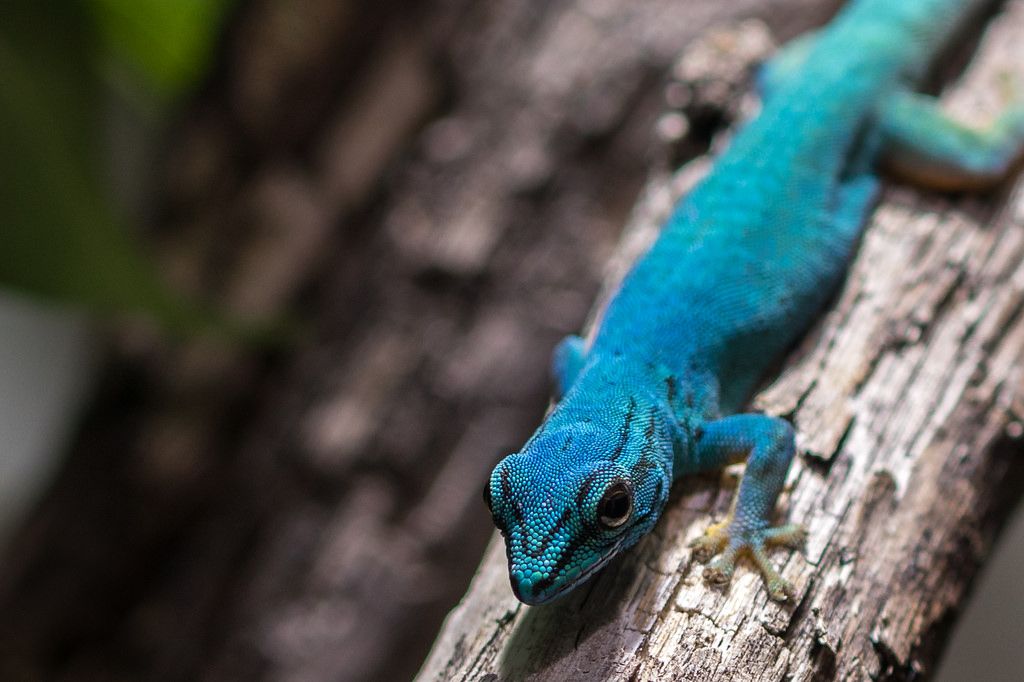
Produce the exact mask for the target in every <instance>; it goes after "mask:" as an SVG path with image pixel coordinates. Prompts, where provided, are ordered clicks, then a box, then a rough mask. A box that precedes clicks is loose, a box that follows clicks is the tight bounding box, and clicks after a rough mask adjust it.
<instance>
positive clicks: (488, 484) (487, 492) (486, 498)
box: [484, 481, 494, 512]
mask: <svg viewBox="0 0 1024 682" xmlns="http://www.w3.org/2000/svg"><path fill="white" fill-rule="evenodd" d="M484 504H486V505H487V508H488V509H490V510H491V512H493V511H494V507H492V506H491V482H490V481H487V482H486V483H484Z"/></svg>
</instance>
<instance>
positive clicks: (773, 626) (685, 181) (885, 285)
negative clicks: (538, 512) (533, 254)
mask: <svg viewBox="0 0 1024 682" xmlns="http://www.w3.org/2000/svg"><path fill="white" fill-rule="evenodd" d="M1022 27H1024V2H1020V1H1019V0H1018V1H1015V2H1012V3H1010V4H1009V5H1008V7H1007V9H1006V13H1005V14H1004V15H1002V16H1000V18H999V19H998V21H997V23H996V24H994V25H993V26H992V28H991V30H990V31H989V32H988V33H987V34H986V35H985V38H984V41H983V47H982V49H981V51H980V53H979V54H978V55H977V57H976V58H975V59H974V61H973V63H972V65H971V67H970V69H969V71H968V73H967V74H966V76H965V77H964V78H963V79H962V80H961V81H960V82H959V84H958V85H956V87H955V88H953V91H952V92H951V93H950V96H949V98H948V101H949V106H950V108H951V109H952V110H954V111H956V112H957V113H958V114H960V115H962V116H963V117H965V118H970V119H974V120H977V119H978V117H979V115H980V116H981V117H982V119H984V116H985V115H987V114H991V113H992V112H996V111H998V110H1000V109H1001V108H1002V107H1003V106H1004V105H1005V101H1006V100H1005V97H1004V95H1005V92H1006V88H1005V82H1003V81H1004V79H1005V78H1006V76H1007V75H1008V74H1010V75H1012V77H1013V79H1015V81H1016V83H1018V84H1020V83H1024V73H1022V72H1021V71H1020V64H1021V63H1022V61H1024V60H1022V55H1024V46H1022V44H1021V42H1020V40H1019V34H1020V30H1021V28H1022ZM701 163H703V162H701ZM700 170H701V169H699V168H694V167H691V168H687V169H684V170H683V171H682V172H681V174H680V176H679V177H678V178H677V187H676V190H675V191H676V193H679V192H680V191H682V188H684V187H685V186H688V185H689V184H691V183H692V180H693V177H694V176H695V175H699V173H700ZM668 186H669V181H668V180H667V179H656V180H654V181H653V182H652V183H651V185H650V186H649V187H648V191H647V198H646V199H645V200H644V201H643V202H641V204H640V205H639V207H638V208H637V211H636V213H635V218H634V220H633V223H632V225H631V227H630V228H629V229H630V236H629V238H627V240H626V242H625V244H626V246H625V247H624V249H623V253H628V254H629V256H628V257H624V258H622V259H621V260H622V261H628V260H629V258H631V257H632V256H634V255H635V254H636V252H637V251H638V249H642V244H645V243H647V242H649V240H650V239H651V238H652V237H653V235H654V233H655V232H656V226H657V225H658V224H659V221H660V219H661V218H663V217H664V215H665V212H666V208H667V206H668V205H669V203H670V202H669V201H666V200H665V197H666V195H668V194H670V192H669V191H668V189H667V188H668ZM619 270H621V268H620V269H619ZM610 279H611V281H613V282H614V281H615V279H616V276H615V275H613V276H612V277H611V278H610ZM1022 310H1024V182H1022V181H1020V180H1018V181H1017V182H1015V183H1013V184H1012V186H1008V187H1004V188H1003V189H1001V190H999V191H998V192H995V193H993V194H992V195H990V196H987V197H978V198H975V197H971V198H967V197H964V198H943V197H938V196H934V195H929V194H927V193H923V192H919V191H917V190H914V189H907V188H904V187H899V186H892V187H890V188H889V189H888V190H887V192H886V193H885V198H884V200H883V202H882V205H881V206H880V207H879V208H878V210H877V211H876V213H875V215H874V217H873V219H872V221H871V225H870V228H869V229H868V231H867V234H866V236H865V238H864V240H863V243H862V244H861V247H860V250H859V253H858V255H857V258H856V262H855V263H854V264H853V267H852V271H851V273H850V276H849V278H848V280H847V282H846V284H845V288H844V290H843V292H842V294H841V296H840V297H839V298H838V300H837V302H836V303H835V305H834V306H833V307H832V309H831V311H830V312H829V313H828V314H827V315H826V316H825V318H824V320H823V321H822V323H821V324H820V325H819V326H818V328H817V329H816V330H815V331H814V333H813V334H811V335H810V337H809V338H808V339H807V340H806V341H805V342H804V343H803V344H802V346H801V348H800V349H798V351H797V352H796V353H795V354H794V359H793V360H791V362H790V363H789V364H788V365H787V366H786V368H785V370H784V371H783V373H782V375H781V377H780V378H779V379H778V380H777V381H776V382H775V383H774V384H773V385H771V386H770V387H768V388H767V389H766V390H765V391H764V392H763V393H762V394H761V395H760V396H759V397H758V399H757V401H756V405H757V407H759V408H761V409H764V410H765V411H767V412H770V413H774V414H781V415H787V416H791V417H792V418H793V419H794V422H795V424H796V426H797V429H798V431H799V440H798V443H799V446H800V449H801V451H802V454H801V457H800V458H799V459H798V461H797V462H795V463H794V466H793V470H792V471H791V472H790V474H791V475H790V479H789V491H788V493H787V494H784V496H783V500H782V502H781V504H780V515H781V516H783V517H785V518H789V519H792V520H799V521H802V522H805V523H807V525H808V526H809V529H810V538H809V540H808V543H807V548H806V551H805V552H803V553H787V552H785V551H778V552H775V553H774V554H773V557H772V558H773V560H774V561H775V562H776V563H778V564H780V565H781V566H782V573H783V575H784V576H785V577H786V578H788V579H790V580H792V581H793V582H794V583H795V584H796V586H797V598H796V600H795V603H793V604H791V605H785V606H781V605H778V604H775V603H773V602H771V601H769V600H768V599H767V597H766V594H765V590H764V588H763V586H762V583H761V580H760V578H759V577H758V576H757V575H756V574H755V573H754V572H753V571H752V570H750V569H749V568H746V569H739V570H738V571H737V575H736V577H735V578H734V580H733V582H732V584H731V585H730V586H729V587H728V588H727V589H724V590H720V589H715V588H713V587H710V586H708V585H706V584H705V583H704V582H703V581H702V580H701V578H700V574H701V567H700V565H699V564H698V565H695V564H694V563H693V562H692V561H691V553H690V551H689V550H688V549H687V543H688V542H689V541H690V540H691V539H693V538H695V537H697V536H698V535H699V534H701V533H702V532H703V530H704V528H705V527H706V526H707V525H708V523H710V522H711V521H712V520H713V519H720V518H721V517H722V516H723V515H724V514H725V513H726V511H727V505H728V501H729V499H730V497H731V495H732V491H731V489H729V487H728V486H725V487H719V486H718V485H716V484H715V482H714V481H711V480H700V479H697V480H692V481H688V482H686V483H683V484H681V485H679V486H677V489H676V490H675V491H674V495H673V499H672V500H671V501H670V503H669V506H668V508H667V510H666V513H665V515H664V517H663V518H662V520H661V521H660V522H659V524H658V526H657V527H656V528H655V530H654V531H653V532H652V534H651V535H650V537H648V538H646V539H645V540H644V541H642V542H641V544H640V545H639V546H638V547H637V548H636V549H635V550H633V551H631V552H629V553H627V554H626V555H625V556H624V557H621V558H620V559H619V560H617V561H615V562H614V563H613V564H612V565H610V566H609V567H608V568H606V569H605V570H604V571H603V572H602V573H601V574H600V575H599V576H598V577H597V578H596V579H595V580H593V581H592V582H591V583H589V584H588V585H586V586H585V587H583V588H581V589H579V590H578V591H577V592H576V593H575V594H572V595H570V596H569V597H567V598H566V599H565V600H564V601H560V602H556V603H554V604H551V605H547V606H542V607H535V608H529V607H525V606H523V605H521V604H519V603H518V602H517V601H516V600H515V599H514V598H513V597H512V594H511V592H510V590H509V587H508V578H507V574H506V570H507V569H506V560H505V556H504V549H503V547H502V545H501V542H500V539H499V538H494V539H492V543H491V546H490V548H489V550H488V552H487V556H486V558H485V559H484V561H483V564H482V565H481V567H480V569H479V571H478V573H477V576H476V578H475V579H474V581H473V584H472V587H471V588H470V590H469V592H468V593H467V595H466V596H465V597H464V599H463V601H462V603H461V604H460V605H459V607H458V608H457V609H456V610H455V611H453V612H452V614H451V615H450V616H449V618H448V620H447V621H446V624H445V627H444V628H443V630H442V632H441V635H440V637H439V639H438V641H437V642H436V644H435V647H434V650H433V652H432V654H431V656H430V658H429V659H428V661H427V663H426V664H425V665H424V667H423V668H422V670H421V672H420V676H419V679H421V680H441V679H444V680H449V679H475V680H476V679H479V680H485V679H496V678H497V679H527V678H528V679H546V680H576V679H580V680H583V679H630V680H655V679H657V680H669V679H671V680H762V681H770V680H780V681H781V680H826V679H851V680H862V679H869V678H870V679H888V680H906V679H917V678H918V677H919V676H921V675H926V674H927V673H929V672H930V671H931V670H932V669H933V666H934V664H935V662H936V659H937V656H938V654H939V652H940V650H941V645H942V642H943V641H944V638H945V635H946V633H947V631H948V629H949V626H950V625H951V623H952V622H953V620H954V619H955V615H956V612H957V611H958V609H959V608H960V606H961V605H962V603H963V600H964V598H965V595H966V591H967V589H968V587H969V584H970V581H971V578H972V576H974V574H975V572H976V571H977V569H978V566H979V565H980V563H981V562H982V561H984V558H985V556H986V553H987V552H988V549H989V548H990V546H991V543H992V541H993V538H994V535H995V533H996V531H997V529H998V528H999V526H1000V523H1001V522H1002V520H1003V519H1004V518H1005V516H1006V514H1007V513H1008V511H1009V509H1010V507H1011V502H1013V501H1015V500H1016V498H1017V497H1018V496H1019V494H1020V490H1021V484H1022V473H1024V462H1022V457H1021V455H1022V451H1024V443H1022V441H1021V438H1022V432H1024V426H1022V423H1021V420H1022V419H1024V316H1022V315H1021V311H1022Z"/></svg>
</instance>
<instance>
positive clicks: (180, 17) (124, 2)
mask: <svg viewBox="0 0 1024 682" xmlns="http://www.w3.org/2000/svg"><path fill="white" fill-rule="evenodd" d="M87 4H88V6H89V7H90V8H91V10H92V14H93V16H94V17H95V20H96V25H97V27H98V29H99V33H100V36H101V37H102V40H103V45H104V47H105V48H106V49H107V51H108V52H109V53H110V56H111V57H112V58H113V59H114V60H115V61H117V62H120V63H123V64H127V65H129V66H131V67H132V68H134V69H135V70H137V71H139V72H140V73H141V74H142V75H144V76H145V77H146V79H147V80H148V81H149V83H150V84H151V85H152V86H153V87H154V88H156V89H157V90H158V91H159V92H160V94H162V95H166V96H174V95H178V94H180V93H181V92H182V90H184V89H187V88H188V87H190V86H191V85H192V84H193V83H195V81H196V80H197V79H198V78H200V77H201V76H202V75H203V73H204V72H205V70H206V66H207V62H208V60H209V55H210V52H211V48H212V45H213V40H214V39H215V38H216V36H217V31H218V29H219V27H220V23H221V20H222V19H223V16H224V13H225V11H226V10H227V9H228V7H229V6H230V4H231V0H89V2H88V3H87Z"/></svg>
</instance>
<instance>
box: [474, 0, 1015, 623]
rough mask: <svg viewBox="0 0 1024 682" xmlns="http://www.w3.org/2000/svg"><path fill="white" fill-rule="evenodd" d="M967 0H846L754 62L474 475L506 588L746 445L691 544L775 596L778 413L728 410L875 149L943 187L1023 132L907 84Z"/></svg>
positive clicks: (781, 537) (850, 244) (984, 166)
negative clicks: (721, 119) (634, 254)
mask: <svg viewBox="0 0 1024 682" xmlns="http://www.w3.org/2000/svg"><path fill="white" fill-rule="evenodd" d="M978 4H979V3H978V2H973V1H972V0H901V1H900V2H895V1H894V0H857V1H856V2H854V3H853V4H852V5H850V6H849V7H847V8H846V9H845V10H844V11H843V12H842V13H841V14H840V15H839V16H838V17H837V18H836V19H835V20H834V21H833V22H832V23H831V24H830V25H829V26H828V27H827V28H825V29H824V30H822V31H820V32H819V33H817V34H815V35H814V36H812V37H807V38H804V39H801V40H798V41H796V42H795V43H794V44H793V45H792V46H791V47H789V48H787V49H786V50H784V51H783V52H782V53H781V54H780V56H779V57H777V58H776V59H775V60H773V61H772V62H771V63H769V64H768V65H767V66H766V67H765V69H764V70H763V72H762V74H761V79H760V83H761V87H762V89H763V90H764V91H766V92H765V99H766V101H765V104H764V107H763V109H762V111H761V114H760V115H759V116H758V117H757V118H756V119H754V120H753V121H752V122H751V123H749V124H748V125H747V126H746V127H745V128H744V129H743V130H741V131H740V133H739V134H738V135H737V136H736V138H735V140H734V141H733V143H732V145H731V146H730V148H729V149H728V150H727V151H726V152H725V153H724V154H723V156H722V157H721V158H720V159H719V160H718V162H717V163H716V165H715V168H714V170H713V171H712V172H711V173H710V174H709V175H708V177H707V178H706V179H705V180H704V181H703V182H702V183H700V184H699V185H698V186H697V187H696V188H695V189H694V190H693V191H692V192H691V193H690V195H689V196H687V197H686V198H685V199H683V200H682V201H681V202H680V203H679V204H678V206H677V207H676V209H675V211H674V213H673V215H672V217H671V218H670V219H669V221H668V223H667V224H666V225H665V227H664V229H663V231H662V234H661V236H660V237H659V238H658V240H657V241H656V242H655V244H654V245H653V246H652V247H651V249H650V250H649V251H648V253H647V254H646V255H645V256H644V257H643V258H642V259H641V260H640V261H639V262H638V263H637V264H636V266H635V267H634V269H633V270H632V272H630V274H629V275H628V276H627V277H626V279H625V281H624V282H623V285H622V287H621V289H620V290H619V292H618V293H617V294H616V296H615V297H614V298H613V300H612V301H611V303H610V304H609V306H608V309H607V311H606V313H605V315H604V318H603V321H602V323H601V326H600V328H599V329H598V331H597V333H596V336H595V338H594V340H593V343H592V344H591V346H590V347H589V348H586V347H585V345H584V343H583V342H582V341H581V340H580V339H579V338H577V337H570V338H569V339H567V340H566V341H565V342H563V343H562V345H561V346H559V348H558V350H557V351H556V353H555V359H554V369H555V374H556V378H557V379H558V381H559V385H560V388H561V393H562V396H563V397H562V399H561V401H560V402H559V403H558V404H557V406H556V407H555V409H554V410H553V411H552V412H551V414H550V415H549V416H548V417H547V419H546V420H545V422H544V424H543V425H542V426H541V427H540V429H539V430H538V431H537V432H536V434H534V436H533V437H532V438H531V439H530V441H529V442H528V443H526V445H525V446H524V447H523V448H522V450H521V451H520V452H518V453H516V454H512V455H509V456H508V457H506V458H505V459H504V460H502V461H501V462H500V463H499V464H498V466H497V467H496V468H495V469H494V472H493V474H492V475H491V479H490V482H489V484H488V486H487V488H486V489H485V498H487V500H488V502H489V505H490V507H491V511H492V514H493V516H494V520H495V523H496V525H497V526H498V528H499V529H500V530H501V531H502V533H503V535H504V536H505V541H506V547H507V551H508V558H509V572H510V576H511V581H512V588H513V591H514V592H515V594H516V596H517V597H518V598H519V599H521V600H522V601H524V602H526V603H528V604H539V603H543V602H546V601H549V600H551V599H553V598H555V597H557V596H559V595H561V594H564V593H565V592H566V591H568V590H569V589H571V588H572V587H574V586H575V585H578V584H579V583H581V582H582V581H584V580H585V579H587V578H588V577H589V576H591V575H592V574H593V573H594V572H595V571H597V570H598V569H599V568H600V567H602V566H604V565H605V564H606V563H607V561H608V560H610V559H611V558H612V557H613V556H614V555H615V554H616V553H618V552H620V551H621V550H623V549H625V548H627V547H629V546H630V545H632V544H634V543H635V542H637V540H639V539H640V538H641V537H642V536H643V535H644V534H645V533H646V532H647V531H649V530H650V529H651V527H652V526H653V525H654V523H655V522H656V521H657V519H658V516H659V514H660V513H661V510H662V508H663V507H664V505H665V501H666V499H667V497H668V492H669V487H670V485H671V483H672V481H673V480H674V479H676V478H678V477H679V476H682V475H684V474H689V473H694V472H700V471H707V470H713V469H719V468H721V467H723V466H725V465H727V464H729V463H732V462H739V461H744V460H746V462H747V467H746V473H745V475H744V477H743V479H742V481H741V483H740V487H739V491H738V493H737V495H736V500H735V501H734V503H733V512H732V513H730V514H729V516H728V518H726V519H725V520H724V521H723V522H722V523H719V524H716V525H714V526H712V527H711V528H710V529H709V531H708V533H707V535H706V536H705V537H703V538H701V539H700V540H698V541H697V542H696V543H694V552H695V555H696V556H697V558H699V559H702V560H711V559H712V557H713V556H715V555H717V557H715V558H714V559H713V560H711V563H710V564H709V565H708V567H707V569H706V570H705V578H706V579H708V580H710V581H712V582H716V583H725V582H728V581H729V579H730V578H731V576H732V573H733V570H734V567H735V563H736V560H737V559H738V558H739V557H741V556H747V557H749V558H751V559H752V560H753V561H754V564H755V566H756V567H757V568H758V569H759V570H760V572H761V573H762V574H763V576H764V577H765V580H766V584H767V588H768V592H769V595H770V596H771V597H772V598H773V599H777V600H784V599H786V598H787V597H788V596H791V595H792V588H791V587H790V585H789V584H788V583H787V582H786V581H785V580H783V579H782V578H781V577H780V576H779V574H778V573H777V572H776V571H775V570H774V569H773V568H772V567H771V565H770V563H769V561H768V559H767V555H766V547H768V546H771V545H784V546H787V547H798V546H799V545H800V544H801V543H802V541H803V539H804V536H805V532H804V531H803V529H802V528H801V527H800V526H798V525H784V526H781V527H772V526H771V522H770V520H771V516H772V510H773V508H774V506H775V502H776V498H777V497H778V495H779V492H780V491H781V490H782V486H783V483H784V481H785V478H786V472H787V470H788V468H789V464H790V460H791V459H792V457H793V452H794V443H793V428H792V427H791V426H790V424H789V423H788V422H786V421H784V420H782V419H779V418H776V417H771V416H766V415H760V414H735V413H736V412H737V410H739V409H740V408H741V407H742V406H743V404H744V402H745V401H746V400H748V399H749V396H750V393H751V391H752V390H753V389H754V388H755V386H756V385H757V383H758V382H759V381H760V380H762V379H763V378H764V375H765V373H766V372H767V371H768V370H769V369H770V368H771V367H772V365H773V364H774V363H777V362H778V360H779V357H780V354H781V353H782V352H783V351H785V350H786V348H787V347H789V346H790V345H791V344H792V343H793V342H794V341H795V340H796V339H797V338H799V336H800V335H801V334H803V333H804V332H805V331H806V329H807V327H808V326H809V325H810V324H811V323H812V322H813V320H814V319H815V317H816V316H817V315H818V313H819V312H820V309H821V307H822V305H823V304H824V303H825V301H826V300H827V299H828V297H829V296H830V295H831V294H832V292H833V291H834V290H835V289H836V287H837V286H838V284H839V283H840V281H841V279H842V277H843V274H844V272H845V271H846V268H847V264H848V262H849V260H850V257H851V253H852V250H853V248H854V245H855V243H856V241H857V237H858V234H859V232H860V230H861V227H862V225H863V224H864V222H865V218H866V217H867V215H868V213H869V212H870V210H871V206H872V203H873V201H874V198H875V196H876V194H877V188H878V179H877V176H876V167H877V166H878V165H879V162H880V161H883V160H884V161H888V162H889V164H890V165H891V166H892V167H893V168H896V169H897V170H899V171H900V172H902V173H903V174H904V175H906V176H909V177H912V178H917V179H919V180H923V181H925V182H928V183H929V184H932V185H937V186H941V187H945V188H951V187H966V186H975V185H980V184H985V183H991V182H992V181H994V180H996V179H998V178H1000V177H1002V176H1003V175H1004V174H1005V173H1006V172H1007V171H1008V169H1009V168H1010V166H1011V165H1012V161H1013V160H1014V159H1015V158H1016V157H1017V156H1018V155H1019V152H1020V149H1021V147H1022V142H1024V115H1022V113H1021V111H1022V110H1021V109H1019V108H1014V109H1011V110H1010V111H1009V112H1008V113H1007V114H1006V115H1004V116H1003V117H1002V118H1001V119H999V121H998V122H997V124H996V125H994V126H993V128H992V129H991V130H988V131H977V130H970V129H966V128H964V127H962V126H959V125H958V124H956V123H955V122H952V121H949V120H948V119H946V118H945V117H944V116H943V115H942V114H941V113H940V112H939V111H938V110H937V109H936V107H935V103H934V101H932V100H930V99H928V98H925V97H923V96H920V95H914V94H910V93H908V91H907V90H906V87H907V85H908V84H912V83H914V82H916V80H917V79H918V77H919V76H920V74H921V72H922V71H923V70H924V69H925V67H926V66H927V64H928V61H929V59H930V58H931V56H932V55H933V53H934V52H935V51H936V50H937V49H938V48H940V47H941V46H942V43H943V41H944V40H945V39H947V38H948V37H949V34H950V33H951V32H952V30H953V29H954V28H955V27H956V26H957V25H958V24H959V23H960V22H963V21H964V20H965V19H966V17H967V16H969V15H970V14H971V11H972V10H973V9H975V6H976V5H978Z"/></svg>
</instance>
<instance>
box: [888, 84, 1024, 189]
mask: <svg viewBox="0 0 1024 682" xmlns="http://www.w3.org/2000/svg"><path fill="white" fill-rule="evenodd" d="M878 126H879V132H880V134H881V139H882V148H881V150H882V160H883V162H884V165H885V166H886V168H887V169H888V170H890V171H892V172H894V173H895V174H896V175H898V176H901V177H904V178H906V179H908V180H910V181H911V182H914V183H915V184H918V185H922V186H925V187H931V188H934V189H939V190H964V189H983V188H986V187H990V186H992V185H995V184H996V183H998V182H999V181H1000V180H1002V179H1003V178H1005V177H1006V176H1007V175H1008V174H1009V173H1010V172H1011V171H1012V170H1013V168H1014V166H1015V165H1016V163H1017V162H1018V161H1019V160H1020V159H1021V156H1022V154H1024V103H1018V104H1015V105H1011V106H1010V107H1008V108H1007V109H1006V110H1005V111H1004V112H1003V114H1002V115H1001V116H999V117H998V118H996V119H995V121H993V122H992V124H990V125H989V126H987V127H983V128H975V127H971V126H967V125H964V124H962V123H960V122H958V121H955V120H953V119H951V118H949V116H947V115H946V114H945V113H944V112H943V111H942V110H941V109H940V107H939V105H938V102H937V100H936V99H935V98H933V97H929V96H926V95H921V94H917V93H912V92H906V91H898V92H896V93H893V95H891V96H890V97H888V98H887V99H886V100H885V102H884V103H883V104H882V106H881V108H880V110H879V112H878Z"/></svg>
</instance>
